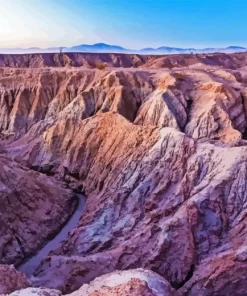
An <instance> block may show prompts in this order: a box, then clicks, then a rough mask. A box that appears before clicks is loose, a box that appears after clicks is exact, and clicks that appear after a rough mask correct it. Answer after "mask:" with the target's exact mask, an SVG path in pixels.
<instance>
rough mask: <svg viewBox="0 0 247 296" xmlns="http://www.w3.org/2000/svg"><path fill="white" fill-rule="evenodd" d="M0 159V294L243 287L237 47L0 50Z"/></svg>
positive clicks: (246, 156) (242, 81)
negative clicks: (158, 52)
mask: <svg viewBox="0 0 247 296" xmlns="http://www.w3.org/2000/svg"><path fill="white" fill-rule="evenodd" d="M99 65H100V67H99ZM0 163H1V165H0V221H1V223H0V233H1V235H0V254H1V256H0V264H1V265H0V274H1V275H2V276H1V277H2V278H6V279H8V280H6V281H5V282H3V283H1V281H0V294H4V295H12V296H17V295H20V296H23V295H25V296H26V295H29V294H30V295H40V296H42V295H47V296H49V295H50V296H57V295H71V296H82V295H90V296H96V295H97V296H100V295H101V296H103V295H126V296H127V295H149V296H158V295H167V296H170V295H178V296H179V295H181V296H183V295H185V296H194V295H202V296H211V295H212V296H218V295H226V296H227V295H231V296H232V295H245V294H246V290H247V281H246V279H247V276H246V272H245V270H246V267H247V244H246V242H247V230H246V229H247V228H246V223H247V193H246V192H247V191H246V186H247V182H246V180H247V53H236V54H223V53H218V54H187V55H186V54H181V55H170V56H168V55H167V56H165V55H164V56H151V55H138V54H130V55H126V54H105V53H104V54H100V53H84V54H83V53H60V54H52V53H45V54H26V55H7V54H6V55H0ZM78 195H85V196H86V204H85V206H84V207H81V208H80V211H81V213H79V216H80V219H79V221H78V223H77V224H76V225H75V226H73V229H71V230H70V231H69V233H68V235H67V237H66V239H65V240H64V241H63V242H62V243H61V244H57V245H56V246H55V245H54V247H53V248H52V249H53V250H52V251H51V252H50V253H49V254H48V255H47V254H45V256H44V258H42V260H41V264H39V266H38V268H35V271H33V272H31V274H27V272H26V276H25V275H24V274H23V273H22V272H20V271H22V266H23V264H25V262H27V263H28V260H32V258H33V256H35V254H37V252H38V251H39V250H42V248H44V247H45V246H46V244H47V243H48V242H50V241H52V240H53V239H54V238H56V236H57V235H58V233H59V232H60V231H61V230H62V229H63V228H64V227H66V225H68V224H66V223H69V222H68V221H69V219H70V218H71V217H73V214H74V213H75V211H76V210H78V199H77V196H78ZM78 218H79V217H78ZM46 255H47V256H46ZM14 266H15V267H14ZM15 268H16V269H18V268H19V269H20V271H17V270H16V269H15Z"/></svg>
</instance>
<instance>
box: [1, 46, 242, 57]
mask: <svg viewBox="0 0 247 296" xmlns="http://www.w3.org/2000/svg"><path fill="white" fill-rule="evenodd" d="M59 51H60V47H50V48H38V47H31V48H0V53H12V54H15V53H16V54H17V53H41V52H42V53H46V52H59ZM63 51H64V52H96V53H106V52H107V53H140V54H155V55H156V54H181V53H214V52H221V53H234V52H244V51H247V48H245V47H240V46H229V47H226V48H203V49H196V48H177V47H168V46H161V47H158V48H143V49H140V50H135V49H127V48H124V47H121V46H117V45H109V44H105V43H96V44H92V45H89V44H80V45H76V46H72V47H63Z"/></svg>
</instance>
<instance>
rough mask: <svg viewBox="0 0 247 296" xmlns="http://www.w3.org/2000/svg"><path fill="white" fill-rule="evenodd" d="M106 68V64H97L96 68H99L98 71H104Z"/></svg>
mask: <svg viewBox="0 0 247 296" xmlns="http://www.w3.org/2000/svg"><path fill="white" fill-rule="evenodd" d="M105 67H106V65H105V64H104V63H100V64H97V65H96V68H97V69H98V70H104V69H105Z"/></svg>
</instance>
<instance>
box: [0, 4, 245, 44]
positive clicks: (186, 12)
mask: <svg viewBox="0 0 247 296" xmlns="http://www.w3.org/2000/svg"><path fill="white" fill-rule="evenodd" d="M0 5H1V11H2V15H1V19H0V37H1V38H0V47H1V48H30V47H39V48H48V47H58V46H65V47H71V46H74V45H79V44H95V43H107V44H112V45H118V46H122V47H124V48H128V49H141V48H145V47H154V48H157V47H160V46H169V47H180V48H188V47H193V48H198V49H200V48H207V47H217V48H220V47H228V46H242V47H247V38H246V37H247V32H246V30H245V27H246V25H247V19H246V17H245V11H246V10H247V3H246V2H245V1H244V0H242V1H241V0H240V1H235V2H234V3H232V2H231V3H230V1H223V0H216V1H209V0H205V1H203V2H202V1H197V0H187V1H183V0H173V1H171V0H169V1H168V0H166V1H162V2H161V1H160V0H152V1H151V0H142V1H138V0H136V1H131V2H129V3H128V2H126V1H114V0H94V1H90V0H71V1H68V0H35V1H32V0H11V1H6V0H0ZM226 28H227V30H226Z"/></svg>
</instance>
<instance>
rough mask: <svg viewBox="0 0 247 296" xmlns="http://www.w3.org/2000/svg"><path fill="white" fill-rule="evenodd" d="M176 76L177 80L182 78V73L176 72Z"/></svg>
mask: <svg viewBox="0 0 247 296" xmlns="http://www.w3.org/2000/svg"><path fill="white" fill-rule="evenodd" d="M174 76H175V77H176V79H177V80H184V75H183V74H182V73H176V75H174Z"/></svg>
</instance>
